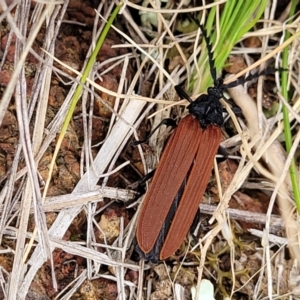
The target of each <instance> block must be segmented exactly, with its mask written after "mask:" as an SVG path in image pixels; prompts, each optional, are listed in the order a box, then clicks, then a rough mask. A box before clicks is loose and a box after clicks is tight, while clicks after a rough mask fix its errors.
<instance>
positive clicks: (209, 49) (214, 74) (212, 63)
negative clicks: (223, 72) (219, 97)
mask: <svg viewBox="0 0 300 300" xmlns="http://www.w3.org/2000/svg"><path fill="white" fill-rule="evenodd" d="M188 17H189V18H190V19H191V20H192V21H194V22H195V23H196V24H197V25H198V26H199V28H200V29H201V31H202V33H203V37H204V40H205V42H206V45H207V52H208V62H209V68H210V73H211V77H212V78H213V80H214V85H215V86H217V85H218V83H217V70H216V67H215V59H214V55H213V52H212V44H211V43H210V41H209V39H208V36H207V32H206V30H205V28H204V26H203V25H202V24H200V22H199V21H198V20H197V19H196V18H194V17H193V16H191V15H189V16H188Z"/></svg>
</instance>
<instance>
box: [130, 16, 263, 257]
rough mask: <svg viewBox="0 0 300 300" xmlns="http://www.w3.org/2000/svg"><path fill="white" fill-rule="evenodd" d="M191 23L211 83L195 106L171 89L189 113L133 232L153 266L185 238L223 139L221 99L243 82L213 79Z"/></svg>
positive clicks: (142, 254) (171, 142)
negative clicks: (183, 101)
mask: <svg viewBox="0 0 300 300" xmlns="http://www.w3.org/2000/svg"><path fill="white" fill-rule="evenodd" d="M193 20H194V19H193ZM194 21H195V22H196V23H197V24H198V26H199V27H200V29H201V31H202V33H203V37H204V39H205V42H206V44H207V48H208V58H209V65H210V71H211V75H212V78H213V80H214V84H213V86H212V87H209V88H208V90H207V94H202V95H200V96H199V97H198V98H197V99H196V100H195V101H192V100H191V98H190V97H189V96H188V95H187V93H186V92H185V91H184V90H183V89H182V88H181V87H180V86H178V85H177V86H175V90H176V91H177V93H178V94H179V96H180V97H181V98H185V99H187V100H188V101H189V102H190V104H189V105H188V106H187V109H188V112H189V114H188V115H187V116H185V117H184V118H183V119H181V120H180V122H179V124H178V126H177V127H176V129H175V130H174V131H173V133H172V134H171V136H170V138H169V140H168V142H167V144H166V146H165V149H164V151H163V154H162V157H161V159H160V162H159V164H158V167H157V169H156V170H155V173H154V176H153V179H152V182H151V185H150V188H149V190H148V192H147V194H146V196H145V199H144V201H143V203H142V207H141V210H140V213H139V217H138V221H137V228H136V240H137V251H138V253H139V254H140V257H142V258H144V259H146V260H150V261H152V262H157V261H158V260H164V259H166V258H168V257H169V256H171V255H172V254H173V253H174V252H175V251H176V250H177V249H178V248H179V247H180V245H181V243H182V242H183V240H184V238H185V236H186V235H187V233H188V231H189V229H190V227H191V225H192V222H193V220H194V218H195V216H196V213H197V210H198V207H199V204H200V202H201V200H202V196H203V194H204V192H205V189H206V186H207V183H208V181H209V178H210V176H211V171H212V167H213V160H214V157H215V155H216V153H217V151H218V148H219V146H220V142H221V140H222V133H221V128H220V127H221V126H222V125H223V123H224V118H223V107H222V105H221V103H220V99H221V98H222V97H223V93H224V91H225V90H226V89H227V88H229V87H234V86H237V85H239V84H241V83H242V82H241V80H236V81H234V82H231V83H230V84H228V85H225V84H224V83H223V80H222V78H217V76H216V68H215V66H214V59H213V54H212V47H211V45H210V43H209V40H208V37H207V35H206V32H205V29H204V27H203V26H202V25H201V24H200V23H199V22H198V21H197V20H194ZM259 75H261V74H258V76H259ZM251 78H253V75H251ZM245 81H247V78H245Z"/></svg>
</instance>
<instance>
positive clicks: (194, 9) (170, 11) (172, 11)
mask: <svg viewBox="0 0 300 300" xmlns="http://www.w3.org/2000/svg"><path fill="white" fill-rule="evenodd" d="M226 1H227V0H221V1H216V2H214V3H212V4H208V5H205V6H198V7H192V8H184V9H183V8H181V9H180V10H178V9H177V8H176V9H163V8H160V9H155V8H149V7H144V6H140V5H136V4H134V3H132V2H130V1H128V2H126V5H127V6H129V7H132V8H134V9H137V10H138V11H148V12H153V13H154V12H156V13H161V14H176V13H192V12H198V11H202V10H206V9H209V8H212V7H214V6H219V5H221V4H223V3H225V2H226Z"/></svg>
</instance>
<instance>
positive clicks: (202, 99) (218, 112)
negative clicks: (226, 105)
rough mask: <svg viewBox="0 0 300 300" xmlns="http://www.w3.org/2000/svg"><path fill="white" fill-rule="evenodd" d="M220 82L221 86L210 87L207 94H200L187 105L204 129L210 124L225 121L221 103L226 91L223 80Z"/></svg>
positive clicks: (219, 123) (218, 123)
mask: <svg viewBox="0 0 300 300" xmlns="http://www.w3.org/2000/svg"><path fill="white" fill-rule="evenodd" d="M218 83H219V82H218ZM219 84H220V85H219V86H218V85H217V86H214V87H210V88H209V89H208V90H207V95H205V94H203V95H201V96H199V97H198V98H197V99H196V100H195V101H193V102H192V103H191V104H190V105H189V106H188V107H187V109H188V110H189V112H190V113H191V114H193V115H194V116H195V117H196V118H197V119H198V120H199V122H200V124H201V127H202V128H204V129H205V128H206V127H207V126H208V125H210V124H211V125H218V126H221V125H222V124H223V122H224V118H223V107H222V105H221V103H220V99H221V98H222V97H223V91H224V88H223V81H221V80H220V83H219Z"/></svg>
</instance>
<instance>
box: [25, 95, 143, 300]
mask: <svg viewBox="0 0 300 300" xmlns="http://www.w3.org/2000/svg"><path fill="white" fill-rule="evenodd" d="M144 105H145V102H144V101H137V100H131V101H130V102H129V103H128V105H127V107H126V109H124V111H123V115H122V117H123V118H124V119H125V120H126V122H127V123H128V124H133V123H134V122H135V120H136V119H137V117H138V115H139V113H140V111H141V110H142V108H143V107H144ZM130 130H131V126H129V125H126V124H124V122H123V121H122V120H120V119H119V120H118V121H117V123H116V124H115V126H114V127H113V129H112V131H111V134H110V136H109V137H108V138H107V139H106V141H105V143H104V144H103V146H102V148H101V149H100V151H99V153H98V155H97V156H96V158H95V160H94V168H92V169H90V170H88V172H86V173H85V174H84V176H83V177H82V178H81V180H80V181H79V183H78V184H77V186H76V187H75V189H74V192H73V193H84V192H86V191H89V190H91V189H94V187H95V185H96V183H97V181H98V177H97V174H102V173H103V172H104V171H105V169H106V167H107V166H108V164H109V162H110V161H111V159H112V157H113V155H114V153H115V152H116V151H117V150H118V149H119V148H120V144H122V143H123V140H124V138H125V137H126V135H127V133H128V132H129V131H130ZM126 138H128V136H127V137H126ZM96 173H97V174H96ZM80 210H81V207H80V206H78V207H73V208H70V209H66V210H63V211H61V212H60V214H59V215H58V216H57V219H56V221H55V222H54V224H53V225H52V227H51V229H50V230H49V235H50V236H52V237H56V238H62V237H63V235H64V233H65V231H66V230H67V228H68V227H69V225H70V223H71V222H72V220H73V218H74V217H75V216H76V215H77V214H78V213H79V211H80ZM85 250H86V251H88V250H90V249H87V248H86V249H85ZM39 252H40V246H38V247H37V248H36V249H35V251H34V253H33V254H32V256H31V258H30V260H29V262H28V264H29V266H31V268H30V269H29V271H28V273H27V274H26V277H25V279H24V282H23V284H22V287H21V289H20V290H19V291H20V292H19V294H20V297H21V296H24V295H26V293H27V291H28V287H29V284H30V282H31V281H32V279H33V276H34V275H35V274H36V272H37V270H38V269H39V268H40V266H41V265H42V263H43V262H44V261H43V259H42V258H41V257H40V254H39ZM80 256H83V257H86V254H85V253H84V251H83V252H81V254H80ZM91 259H94V260H95V257H94V258H91Z"/></svg>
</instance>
